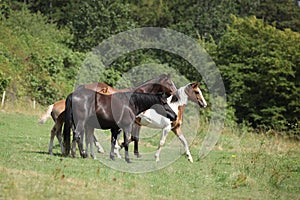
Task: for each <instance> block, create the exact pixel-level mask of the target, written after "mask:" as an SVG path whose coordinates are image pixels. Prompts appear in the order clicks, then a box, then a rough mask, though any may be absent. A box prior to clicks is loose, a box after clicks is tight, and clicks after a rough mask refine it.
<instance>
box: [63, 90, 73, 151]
mask: <svg viewBox="0 0 300 200" xmlns="http://www.w3.org/2000/svg"><path fill="white" fill-rule="evenodd" d="M72 96H73V95H72V93H71V94H69V96H68V97H67V99H66V108H65V125H64V131H63V135H64V136H63V144H64V149H65V152H64V154H65V155H66V156H67V155H69V153H70V140H71V138H70V134H71V133H70V132H71V126H72V122H73V120H72Z"/></svg>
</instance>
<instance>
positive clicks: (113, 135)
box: [109, 129, 119, 160]
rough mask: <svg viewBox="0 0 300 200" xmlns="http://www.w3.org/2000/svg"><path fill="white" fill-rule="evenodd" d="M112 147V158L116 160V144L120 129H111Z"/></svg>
mask: <svg viewBox="0 0 300 200" xmlns="http://www.w3.org/2000/svg"><path fill="white" fill-rule="evenodd" d="M110 132H111V148H110V154H109V156H110V159H112V160H115V144H116V141H117V137H118V134H119V130H118V129H111V130H110Z"/></svg>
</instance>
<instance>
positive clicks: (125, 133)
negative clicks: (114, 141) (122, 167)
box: [123, 130, 131, 163]
mask: <svg viewBox="0 0 300 200" xmlns="http://www.w3.org/2000/svg"><path fill="white" fill-rule="evenodd" d="M123 132H124V143H123V144H124V149H125V161H126V162H127V163H131V160H130V158H129V152H128V145H129V140H128V132H127V131H126V130H123Z"/></svg>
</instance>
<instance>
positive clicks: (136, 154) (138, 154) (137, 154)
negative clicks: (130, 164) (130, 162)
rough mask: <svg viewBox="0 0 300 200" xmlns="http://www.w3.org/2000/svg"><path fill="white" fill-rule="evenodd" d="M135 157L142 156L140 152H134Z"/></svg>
mask: <svg viewBox="0 0 300 200" xmlns="http://www.w3.org/2000/svg"><path fill="white" fill-rule="evenodd" d="M134 155H135V156H136V157H137V158H142V157H143V156H142V155H141V154H140V153H134Z"/></svg>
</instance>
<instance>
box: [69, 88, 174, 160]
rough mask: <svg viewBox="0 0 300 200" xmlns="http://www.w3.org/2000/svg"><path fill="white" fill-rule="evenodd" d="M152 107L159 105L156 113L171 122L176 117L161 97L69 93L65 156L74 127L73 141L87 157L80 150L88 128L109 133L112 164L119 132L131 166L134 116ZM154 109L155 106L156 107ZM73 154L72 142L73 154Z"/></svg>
mask: <svg viewBox="0 0 300 200" xmlns="http://www.w3.org/2000/svg"><path fill="white" fill-rule="evenodd" d="M154 105H160V106H158V107H159V108H156V111H157V112H159V113H160V114H165V116H166V117H168V118H169V119H171V120H176V118H177V116H176V114H175V113H174V111H173V110H172V108H171V107H170V106H169V104H168V103H167V99H166V97H164V94H148V93H139V92H117V93H114V94H111V95H104V94H100V93H97V92H94V91H92V90H89V89H86V88H84V87H81V88H79V89H77V90H75V91H74V92H73V93H71V94H70V95H69V96H68V97H67V100H66V111H65V112H66V120H65V126H64V142H65V144H66V146H65V150H66V152H67V151H68V150H69V148H70V128H71V126H72V125H73V126H74V127H75V130H74V132H73V141H76V142H77V144H78V147H79V152H80V155H81V156H82V157H86V156H87V155H86V152H85V151H84V150H83V145H82V142H81V139H80V138H81V137H83V134H84V127H85V126H86V124H87V125H88V126H89V127H93V128H98V129H110V130H111V134H112V136H111V152H110V158H111V159H112V160H114V149H115V144H116V140H117V136H118V134H119V132H120V131H119V130H120V129H122V130H123V132H124V143H123V144H124V148H125V160H126V161H127V162H128V163H130V158H129V153H128V144H129V135H130V134H131V130H132V125H133V124H134V121H135V118H136V115H138V114H139V113H141V112H143V111H145V110H147V109H150V108H151V107H152V106H154ZM155 107H156V106H155ZM154 109H155V108H154ZM75 150H76V145H75V146H74V142H73V145H72V153H74V152H75Z"/></svg>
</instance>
